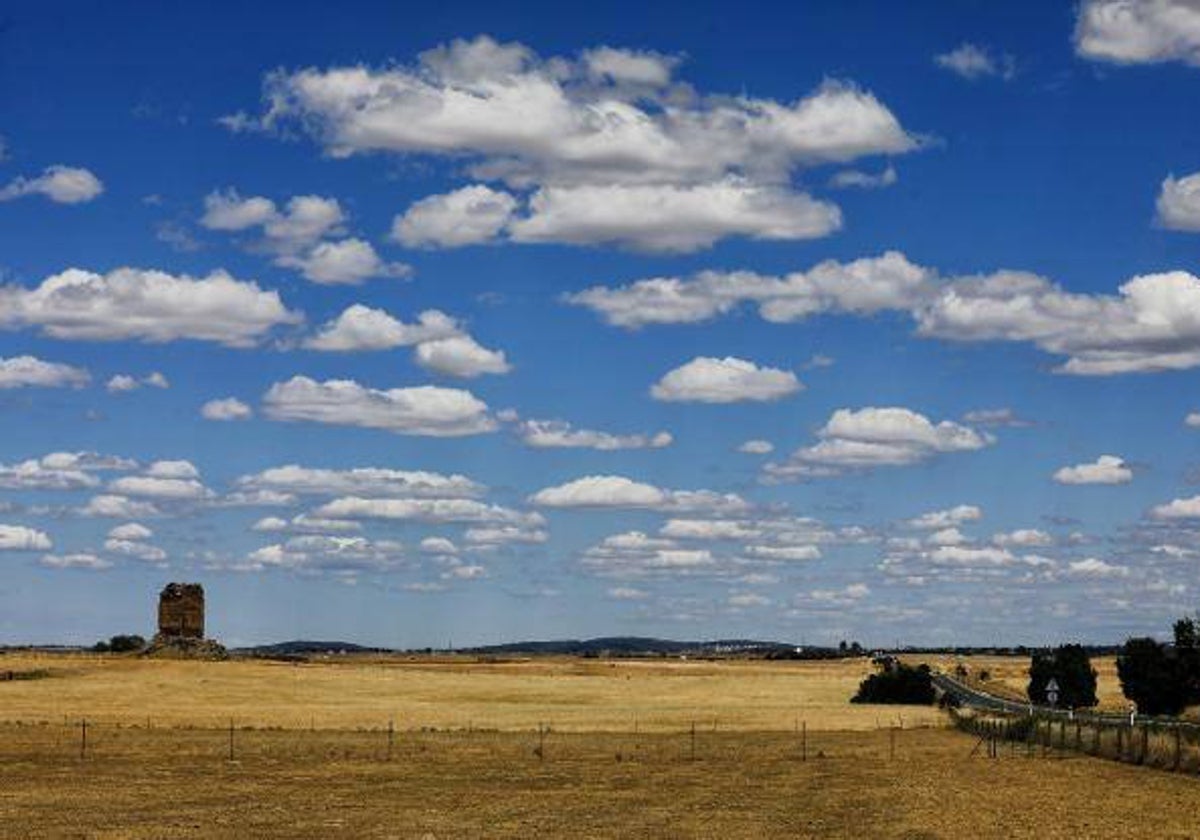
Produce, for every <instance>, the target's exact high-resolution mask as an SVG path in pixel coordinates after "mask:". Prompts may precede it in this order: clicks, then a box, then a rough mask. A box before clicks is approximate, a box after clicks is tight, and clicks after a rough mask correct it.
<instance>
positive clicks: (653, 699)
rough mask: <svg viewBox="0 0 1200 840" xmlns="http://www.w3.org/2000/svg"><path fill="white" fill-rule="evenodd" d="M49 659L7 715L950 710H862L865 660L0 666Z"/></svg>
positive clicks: (830, 715) (765, 721)
mask: <svg viewBox="0 0 1200 840" xmlns="http://www.w3.org/2000/svg"><path fill="white" fill-rule="evenodd" d="M31 669H48V670H50V671H52V672H53V673H54V676H52V677H50V678H48V679H42V680H28V681H16V682H10V683H0V720H22V721H59V722H61V721H62V720H63V718H64V716H66V717H68V718H72V719H78V718H79V717H82V716H86V717H88V718H89V719H91V720H93V721H97V722H109V723H125V724H133V723H138V724H142V723H144V722H145V720H146V718H147V717H149V718H150V720H151V724H152V725H153V724H158V725H171V726H186V725H198V726H227V725H228V723H229V720H230V718H233V719H234V720H235V721H236V724H237V725H239V726H255V727H284V728H289V729H296V728H304V729H307V728H310V727H311V726H314V725H315V726H316V727H317V728H322V729H347V728H349V729H353V728H359V727H379V726H386V725H387V722H388V720H389V719H394V720H395V725H396V726H397V727H398V728H400V729H412V728H421V727H434V728H438V729H467V728H474V729H499V730H517V729H531V728H534V727H536V726H537V725H538V724H539V723H546V724H547V725H550V726H552V727H553V728H555V729H556V730H560V731H575V732H597V731H599V732H604V731H608V732H612V731H626V730H631V729H633V728H634V727H635V726H636V727H637V728H638V729H639V730H651V731H654V730H658V731H678V730H682V729H684V728H687V727H689V726H690V725H691V723H692V722H693V721H696V722H697V723H698V724H699V725H701V726H703V727H705V728H711V727H712V725H713V721H714V720H715V721H716V725H717V727H718V729H738V730H791V729H793V728H794V727H795V725H796V722H797V720H798V719H800V720H803V721H805V722H806V723H807V726H808V727H809V728H813V729H839V730H864V729H874V728H876V727H877V726H879V725H888V724H889V723H892V722H897V721H898V719H899V718H903V723H904V724H905V725H907V726H914V725H920V724H929V723H934V722H937V721H939V720H940V719H941V718H940V716H939V714H938V713H937V712H936V710H933V709H930V708H921V707H901V708H897V707H892V708H880V707H869V706H852V705H850V704H849V703H847V702H846V701H847V700H848V699H849V698H850V696H851V695H852V694H854V691H855V689H856V688H857V687H858V683H859V681H860V680H862V678H863V677H864V676H865V675H866V674H868V673H869V672H870V671H871V666H870V664H869V663H868V662H867V661H866V660H844V661H834V662H738V661H732V662H700V661H680V660H617V661H612V662H606V661H601V660H594V659H587V660H585V659H569V658H561V659H559V658H555V659H535V660H530V661H512V662H477V661H474V660H468V659H459V660H450V661H440V662H437V661H429V660H428V659H422V658H417V659H412V660H406V659H403V658H398V657H397V658H387V659H378V658H376V659H367V658H358V657H333V658H332V659H331V661H328V662H323V661H318V662H313V663H306V664H291V663H282V662H269V661H263V660H232V661H228V662H185V661H172V660H154V659H138V658H136V657H134V658H129V657H98V656H93V655H74V656H63V655H43V656H32V657H31V656H16V655H11V656H0V671H4V670H31Z"/></svg>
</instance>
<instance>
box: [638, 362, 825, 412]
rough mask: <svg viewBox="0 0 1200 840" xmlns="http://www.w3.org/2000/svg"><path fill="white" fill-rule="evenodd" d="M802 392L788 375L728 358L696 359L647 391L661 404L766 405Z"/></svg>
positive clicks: (784, 372)
mask: <svg viewBox="0 0 1200 840" xmlns="http://www.w3.org/2000/svg"><path fill="white" fill-rule="evenodd" d="M802 388H803V386H802V385H801V384H800V381H799V380H798V379H796V375H795V374H794V373H792V372H791V371H785V370H779V369H777V368H771V367H759V366H758V365H756V364H754V362H749V361H746V360H745V359H738V358H734V357H732V356H727V357H725V358H723V359H717V358H712V357H708V356H697V357H696V358H695V359H692V360H691V361H690V362H688V363H687V364H684V365H681V366H680V367H677V368H675V369H674V370H671V371H668V372H667V373H666V374H665V375H664V376H663V377H662V379H660V380H659V381H658V382H656V383H655V384H654V386H653V387H651V389H650V395H651V396H653V397H654V398H655V399H656V400H661V401H663V402H705V403H732V402H747V401H754V402H766V401H771V400H778V399H781V398H783V397H786V396H789V395H791V394H794V393H796V392H797V391H799V390H801V389H802Z"/></svg>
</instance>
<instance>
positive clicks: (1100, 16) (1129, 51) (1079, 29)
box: [1075, 0, 1200, 66]
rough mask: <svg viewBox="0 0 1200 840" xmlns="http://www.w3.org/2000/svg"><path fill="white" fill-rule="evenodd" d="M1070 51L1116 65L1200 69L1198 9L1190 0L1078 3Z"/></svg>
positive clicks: (1114, 0)
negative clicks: (1170, 64) (1174, 64)
mask: <svg viewBox="0 0 1200 840" xmlns="http://www.w3.org/2000/svg"><path fill="white" fill-rule="evenodd" d="M1075 51H1076V52H1077V53H1079V55H1081V56H1083V57H1084V58H1090V59H1093V60H1096V61H1108V62H1113V63H1116V64H1148V63H1157V62H1163V61H1182V62H1185V63H1187V64H1191V65H1193V66H1200V6H1198V5H1197V4H1196V3H1195V2H1194V0H1084V2H1083V4H1082V5H1081V6H1080V7H1079V18H1078V20H1077V21H1076V24H1075Z"/></svg>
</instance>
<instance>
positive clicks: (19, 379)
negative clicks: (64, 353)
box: [0, 356, 92, 390]
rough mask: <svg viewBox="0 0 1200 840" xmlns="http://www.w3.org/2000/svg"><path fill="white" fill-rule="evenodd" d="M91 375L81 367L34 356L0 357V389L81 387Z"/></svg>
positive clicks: (89, 379)
mask: <svg viewBox="0 0 1200 840" xmlns="http://www.w3.org/2000/svg"><path fill="white" fill-rule="evenodd" d="M91 380H92V377H91V374H89V373H88V372H87V371H86V370H84V369H83V368H77V367H72V366H71V365H64V364H62V363H60V362H45V361H42V360H41V359H38V358H36V357H34V356H14V357H12V358H8V359H0V390H5V389H9V388H30V387H35V388H82V387H83V386H84V385H87V384H88V383H89V382H91Z"/></svg>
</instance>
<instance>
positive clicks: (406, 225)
mask: <svg viewBox="0 0 1200 840" xmlns="http://www.w3.org/2000/svg"><path fill="white" fill-rule="evenodd" d="M679 63H680V60H679V59H678V58H677V57H672V56H662V55H658V54H654V53H646V52H634V51H630V50H622V49H615V48H612V47H599V48H596V49H592V50H587V51H585V52H583V53H582V54H581V55H580V56H579V57H577V58H564V57H553V58H545V59H543V58H542V57H540V56H538V55H536V54H535V53H534V52H533V51H532V50H530V49H529V48H528V47H525V46H523V45H521V44H499V43H497V42H495V41H493V40H492V39H490V38H487V37H486V36H484V37H480V38H477V39H475V40H473V41H455V42H453V43H451V44H449V45H446V46H442V47H438V48H436V49H433V50H430V51H428V52H425V53H423V54H422V55H421V56H420V57H419V60H418V63H417V64H416V66H401V65H391V66H388V67H385V68H381V69H372V68H368V67H364V66H358V67H336V68H332V69H328V70H320V69H306V70H300V71H296V72H292V73H288V72H282V71H281V72H276V73H273V74H271V75H270V76H269V77H268V78H267V80H266V84H265V98H266V100H267V102H268V106H267V109H266V111H265V113H264V114H263V115H262V117H261V118H260V119H258V120H254V119H251V118H250V117H248V116H246V115H244V114H240V115H237V116H235V117H233V118H229V119H227V120H226V124H227V125H229V126H230V127H231V128H235V129H245V128H248V127H250V126H255V127H258V128H265V129H268V130H276V129H283V130H286V131H290V130H292V129H293V128H298V129H299V130H300V131H301V132H303V133H307V134H309V135H310V136H312V137H313V138H314V139H315V140H316V141H317V142H319V143H321V144H322V145H323V146H324V147H325V148H326V150H327V151H329V152H330V153H331V154H332V155H333V156H335V157H340V156H348V155H352V154H357V153H363V152H376V151H382V152H393V153H399V154H417V155H431V156H436V157H443V158H447V159H453V160H456V161H458V160H465V161H466V164H467V165H466V167H465V168H466V171H467V173H468V174H470V175H472V176H473V177H474V178H476V179H477V180H480V181H503V182H505V183H506V184H507V185H508V186H509V187H510V188H511V189H516V190H522V191H528V192H527V193H525V194H523V195H522V196H516V195H514V194H512V193H509V192H505V191H500V190H495V189H493V188H491V187H488V186H486V185H483V184H474V185H470V186H467V187H464V188H462V189H458V190H455V191H453V192H450V193H446V194H443V195H434V196H430V197H428V198H426V199H423V200H421V201H419V202H417V203H415V204H414V205H412V206H411V207H410V208H409V209H408V210H407V211H406V212H405V213H404V214H403V215H402V216H399V217H397V219H396V221H395V224H394V226H393V236H394V238H396V239H398V240H399V241H401V242H403V243H405V244H407V245H410V246H414V247H429V246H458V245H466V244H474V243H479V242H486V241H490V240H492V239H495V238H499V237H508V238H511V239H513V240H517V241H525V242H570V243H580V244H591V243H617V244H621V245H626V246H631V247H634V248H641V249H648V250H659V251H684V250H693V249H695V248H700V247H705V246H707V245H709V244H711V243H712V242H714V241H715V240H717V239H719V238H721V237H724V236H730V235H746V236H751V237H756V238H762V239H803V238H811V237H815V236H823V235H825V234H827V233H829V232H831V231H832V230H835V229H837V227H839V225H840V222H841V215H840V212H839V211H838V209H837V208H836V207H835V206H833V205H831V204H829V203H827V202H823V201H819V200H817V199H814V198H812V197H811V196H809V195H808V194H806V193H803V192H800V191H798V190H796V189H794V188H793V187H792V186H791V181H792V178H793V176H794V174H795V172H796V171H797V170H798V169H800V168H802V167H805V166H810V165H814V164H819V163H826V162H844V161H849V160H853V159H855V158H858V157H862V156H865V155H880V154H889V155H890V154H901V153H904V152H908V151H911V150H913V149H915V148H917V147H918V146H919V145H920V142H919V141H918V140H917V139H916V138H915V137H913V136H912V135H910V134H909V133H908V132H907V131H905V130H904V129H903V128H902V127H901V125H900V122H899V121H898V120H897V119H896V117H895V116H894V115H893V114H892V113H891V111H889V110H888V108H887V107H886V106H885V105H883V104H882V103H881V102H880V101H879V100H878V99H877V98H875V97H874V96H873V95H871V94H870V93H868V92H866V91H863V90H861V89H859V88H858V87H856V86H854V85H853V84H850V83H844V82H834V81H826V82H825V83H823V84H821V85H820V86H819V87H818V88H816V89H815V90H813V91H812V92H810V93H809V94H808V95H807V96H805V97H802V98H800V99H797V100H795V101H791V102H781V101H778V100H773V99H761V98H754V97H750V96H747V95H742V96H728V95H719V94H714V95H703V94H700V93H698V92H697V91H696V90H695V89H693V88H691V87H690V86H687V85H685V84H682V83H680V82H677V81H676V80H675V79H674V70H675V68H676V66H677V65H678V64H679ZM521 208H523V210H522V209H521Z"/></svg>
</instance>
